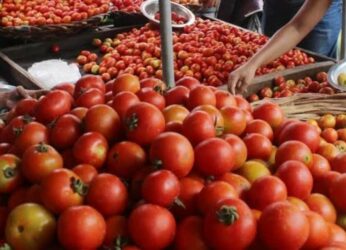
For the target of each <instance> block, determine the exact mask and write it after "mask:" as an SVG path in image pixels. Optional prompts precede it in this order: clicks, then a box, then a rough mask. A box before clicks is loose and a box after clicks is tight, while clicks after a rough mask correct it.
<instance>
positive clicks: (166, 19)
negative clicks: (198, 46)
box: [159, 0, 174, 87]
mask: <svg viewBox="0 0 346 250" xmlns="http://www.w3.org/2000/svg"><path fill="white" fill-rule="evenodd" d="M159 7H160V33H161V61H162V70H163V80H164V82H165V83H166V84H167V85H168V86H169V87H173V86H174V64H173V35H172V16H171V13H172V12H171V1H170V0H159Z"/></svg>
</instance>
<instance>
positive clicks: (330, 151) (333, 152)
mask: <svg viewBox="0 0 346 250" xmlns="http://www.w3.org/2000/svg"><path fill="white" fill-rule="evenodd" d="M316 153H317V154H319V155H322V156H323V157H325V158H326V159H327V160H328V161H329V162H332V161H333V160H334V158H335V157H336V156H337V155H338V154H339V153H340V152H339V150H338V149H337V147H335V146H334V145H333V144H331V143H325V144H322V145H320V147H319V148H318V150H317V152H316Z"/></svg>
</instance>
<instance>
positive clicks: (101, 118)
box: [83, 104, 121, 141]
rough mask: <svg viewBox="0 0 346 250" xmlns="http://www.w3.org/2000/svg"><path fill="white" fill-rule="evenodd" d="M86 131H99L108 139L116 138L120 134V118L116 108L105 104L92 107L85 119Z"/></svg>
mask: <svg viewBox="0 0 346 250" xmlns="http://www.w3.org/2000/svg"><path fill="white" fill-rule="evenodd" d="M83 125H84V129H85V131H86V132H91V131H94V132H99V133H100V134H102V135H103V136H104V137H105V138H106V139H107V140H108V141H112V140H114V139H116V138H117V137H118V136H119V134H120V126H121V122H120V118H119V115H118V113H117V112H116V111H114V109H112V108H111V107H109V106H108V105H105V104H99V105H95V106H93V107H91V108H90V109H89V110H88V112H87V113H86V115H85V117H84V119H83Z"/></svg>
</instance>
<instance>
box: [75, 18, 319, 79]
mask: <svg viewBox="0 0 346 250" xmlns="http://www.w3.org/2000/svg"><path fill="white" fill-rule="evenodd" d="M267 40H268V38H267V37H265V36H263V35H259V34H255V33H252V32H247V31H244V30H241V29H239V28H236V27H233V26H230V25H228V24H224V23H221V22H218V21H211V20H203V19H200V18H199V19H197V20H196V22H195V23H194V24H193V25H190V26H187V27H185V28H184V29H183V31H176V32H173V49H174V73H175V79H177V80H179V79H180V78H182V77H183V76H190V77H194V78H196V79H198V80H199V81H201V82H202V83H204V84H207V85H211V86H220V85H222V84H225V83H226V82H227V79H228V75H229V73H230V72H231V71H233V70H235V69H237V68H238V67H240V66H241V65H242V64H244V63H245V62H246V61H247V60H248V58H250V57H251V56H252V55H253V54H254V53H255V52H256V51H257V50H258V49H259V48H260V47H262V46H263V45H264V44H265V43H266V41H267ZM95 41H96V42H95ZM93 44H94V45H96V46H97V47H98V49H99V51H100V53H101V54H102V57H99V56H98V55H97V54H96V53H93V52H91V51H88V50H83V51H81V52H80V54H79V55H78V57H77V59H76V60H77V62H78V63H79V65H80V66H81V67H82V69H83V71H84V72H86V73H92V74H96V75H101V76H102V78H103V80H104V81H108V80H110V79H114V78H116V77H117V76H118V75H121V74H122V73H130V74H135V75H137V76H138V77H139V78H140V79H145V78H148V77H156V78H159V79H162V65H161V41H160V31H159V29H158V28H157V26H156V25H152V24H147V25H145V26H144V27H141V28H139V29H137V28H134V29H132V30H131V31H129V32H125V33H120V34H117V35H116V36H115V37H113V38H106V39H104V40H103V41H101V40H100V39H95V40H94V43H93ZM313 62H314V58H312V57H309V56H308V55H307V54H306V53H304V52H302V51H300V50H299V49H294V50H291V51H289V52H287V53H286V54H284V55H283V56H281V57H280V58H278V59H276V60H274V61H273V62H271V63H270V64H268V65H266V66H264V67H261V68H259V69H258V70H257V71H256V74H257V75H263V74H267V73H270V72H273V71H277V70H282V69H285V68H293V67H296V66H299V65H305V64H309V63H313Z"/></svg>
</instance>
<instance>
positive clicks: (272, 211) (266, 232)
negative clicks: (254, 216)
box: [258, 202, 309, 249]
mask: <svg viewBox="0 0 346 250" xmlns="http://www.w3.org/2000/svg"><path fill="white" fill-rule="evenodd" d="M258 233H259V237H260V239H261V240H262V242H263V243H264V244H265V246H266V247H267V248H270V249H281V247H282V246H285V247H286V248H287V249H300V248H301V247H302V246H303V245H304V243H305V242H306V240H307V239H308V237H309V221H308V219H307V218H306V216H305V214H304V213H303V212H301V211H299V210H298V208H296V207H295V206H293V205H291V204H289V203H288V202H275V203H273V204H271V205H269V206H268V207H267V208H265V209H264V210H263V212H262V215H261V217H260V219H259V222H258Z"/></svg>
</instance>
